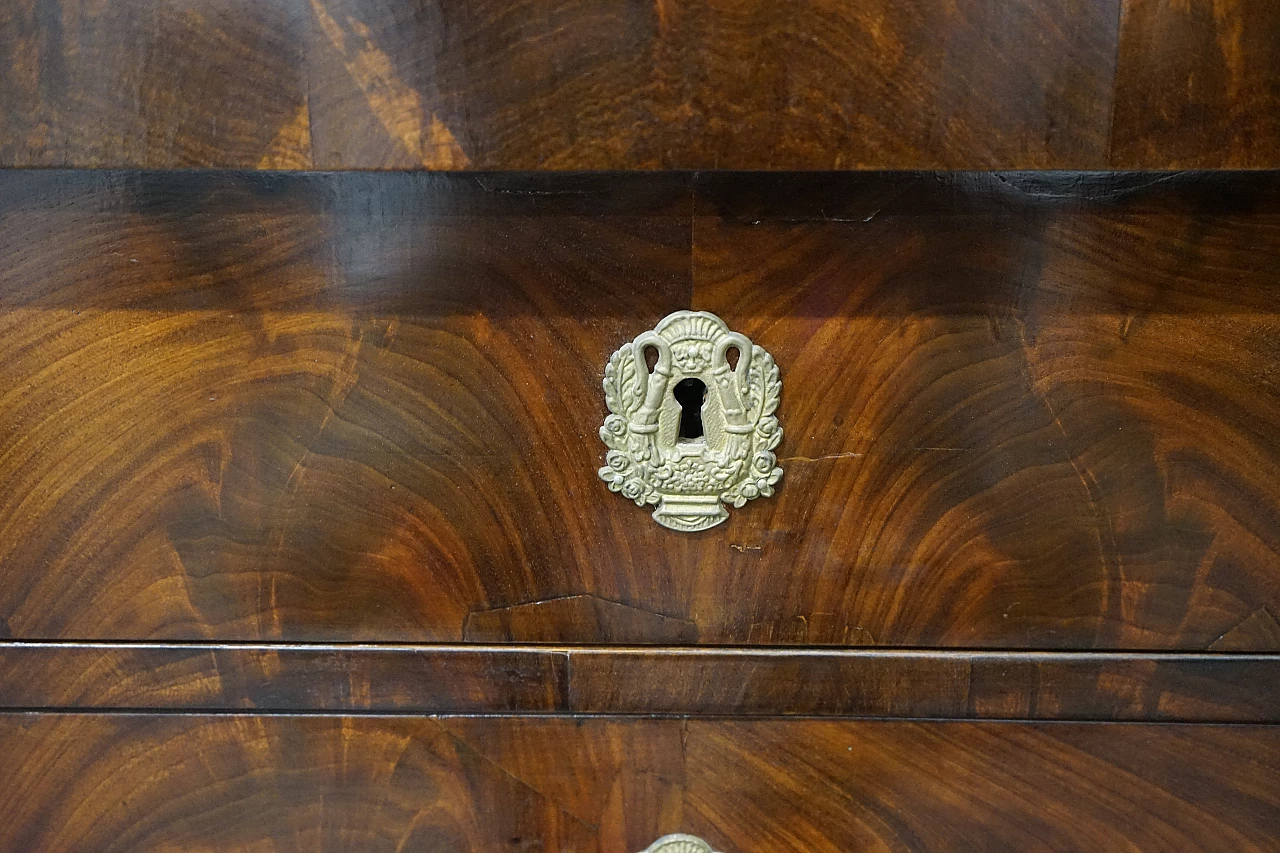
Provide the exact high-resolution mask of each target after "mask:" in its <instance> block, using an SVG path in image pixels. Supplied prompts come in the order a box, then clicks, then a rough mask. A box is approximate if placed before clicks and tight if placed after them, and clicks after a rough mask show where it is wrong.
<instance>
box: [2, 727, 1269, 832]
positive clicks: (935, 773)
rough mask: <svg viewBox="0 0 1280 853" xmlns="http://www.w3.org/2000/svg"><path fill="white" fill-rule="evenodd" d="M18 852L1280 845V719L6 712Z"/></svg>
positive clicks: (9, 826)
mask: <svg viewBox="0 0 1280 853" xmlns="http://www.w3.org/2000/svg"><path fill="white" fill-rule="evenodd" d="M0 756H4V758H3V760H2V763H3V767H4V774H3V777H4V778H3V779H2V780H0V851H4V853H9V852H10V851H13V853H31V851H42V853H56V852H57V851H122V853H147V851H173V852H174V853H176V851H184V853H193V852H194V851H220V852H221V851H253V853H257V851H261V852H262V853H282V852H283V851H352V853H357V852H358V853H379V851H388V853H390V851H399V853H413V851H431V853H443V851H499V850H522V851H523V850H529V851H565V853H569V852H570V851H601V853H606V851H607V853H636V851H639V850H643V849H644V848H645V847H647V846H648V845H649V844H650V843H651V842H652V841H653V840H655V839H657V838H658V837H659V836H662V835H665V834H668V833H672V832H687V833H693V834H696V835H698V836H701V837H702V838H705V839H706V840H707V841H708V842H709V843H710V844H711V845H713V846H714V848H715V849H716V850H720V851H724V853H766V851H768V853H782V851H798V852H799V851H803V852H804V853H820V851H821V853H827V851H830V853H837V851H838V853H858V851H966V853H970V852H971V851H1018V853H1030V851H1053V853H1062V851H1077V850H1078V851H1090V853H1098V851H1126V853H1133V852H1134V851H1178V853H1189V852H1190V851H1223V853H1227V851H1230V853H1241V851H1264V850H1265V851H1275V850H1280V841H1277V837H1278V836H1280V728H1275V727H1266V726H1214V725H1140V724H1087V723H1086V724H1075V723H1054V724H1026V723H960V722H875V721H862V722H851V721H808V720H778V719H770V720H756V721H749V722H748V721H730V720H704V721H696V722H695V721H690V720H683V719H674V718H673V719H639V718H631V719H626V718H598V717H597V718H577V719H573V718H527V717H526V718H515V717H391V716H379V717H368V716H366V717H330V716H252V715H217V716H201V715H181V714H159V715H157V714H118V713H117V714H68V713H58V714H48V713H9V714H3V715H0Z"/></svg>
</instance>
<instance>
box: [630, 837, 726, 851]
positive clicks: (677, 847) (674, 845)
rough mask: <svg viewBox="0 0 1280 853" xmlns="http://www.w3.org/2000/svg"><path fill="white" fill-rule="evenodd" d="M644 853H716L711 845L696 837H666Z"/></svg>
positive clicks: (654, 843) (650, 846)
mask: <svg viewBox="0 0 1280 853" xmlns="http://www.w3.org/2000/svg"><path fill="white" fill-rule="evenodd" d="M644 853H715V851H714V850H712V848H711V845H710V844H708V843H707V842H705V841H703V840H702V839H701V838H699V837H698V836H696V835H684V834H682V833H676V834H675V835H664V836H662V837H661V838H659V839H658V840H657V841H655V842H653V843H652V844H650V845H649V846H648V848H646V849H645V850H644Z"/></svg>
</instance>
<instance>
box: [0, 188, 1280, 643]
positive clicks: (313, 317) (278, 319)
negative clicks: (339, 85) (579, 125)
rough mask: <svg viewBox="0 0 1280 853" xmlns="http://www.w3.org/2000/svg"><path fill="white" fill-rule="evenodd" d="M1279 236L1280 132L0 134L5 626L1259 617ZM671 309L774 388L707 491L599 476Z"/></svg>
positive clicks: (646, 625)
mask: <svg viewBox="0 0 1280 853" xmlns="http://www.w3.org/2000/svg"><path fill="white" fill-rule="evenodd" d="M695 196H696V198H695ZM1277 270H1280V178H1278V177H1277V175H1275V174H1269V173H1262V174H1247V175H1246V174H1217V175H1204V174H1200V175H1196V174H1191V175H1181V176H1169V175H1166V176H1118V177H1117V176H1088V175H1038V176H1028V175H952V176H945V175H938V174H901V173H899V174H893V173H887V174H869V175H862V176H856V175H855V176H846V177H845V178H843V179H836V178H835V177H833V176H830V175H817V176H814V175H790V176H773V177H760V176H749V175H733V174H721V175H715V176H709V177H703V178H699V179H697V180H696V181H695V179H694V178H693V177H691V176H688V175H669V174H668V175H659V174H655V175H651V176H648V177H645V176H634V175H633V176H616V175H596V176H581V175H577V176H560V177H554V176H546V177H541V178H532V177H528V176H524V177H521V176H493V175H488V176H476V177H466V176H433V175H426V174H411V173H385V174H367V175H350V174H348V175H322V174H308V175H295V176H281V175H259V176H253V175H240V174H235V173H193V174H176V173H168V174H145V173H141V174H140V173H102V172H97V173H66V172H25V173H12V172H11V173H5V174H0V619H3V620H4V621H3V623H0V627H3V628H4V630H5V632H6V633H7V634H8V635H9V636H12V637H16V638H78V639H85V638H135V639H143V638H147V639H155V638H183V639H202V638H218V639H231V640H234V639H244V640H256V639H294V640H296V639H316V640H321V639H323V640H353V639H369V640H375V639H376V640H405V641H419V640H422V641H425V640H459V639H461V640H475V641H500V640H520V641H550V642H621V643H648V642H658V643H683V642H695V641H697V642H705V643H816V644H851V645H873V644H874V645H914V646H926V645H939V646H962V647H1005V648H1017V647H1031V648H1115V649H1123V648H1144V649H1152V648H1187V649H1202V648H1207V647H1212V648H1218V649H1223V648H1229V649H1277V648H1280V625H1278V624H1277V622H1276V618H1275V614H1276V613H1280V523H1277V522H1280V441H1278V440H1277V436H1278V434H1280V316H1278V315H1280V298H1278V296H1280V293H1278V292H1277V285H1276V281H1275V279H1276V275H1277ZM688 308H695V309H700V310H710V311H713V312H715V313H716V314H718V315H720V316H721V317H723V318H724V319H725V320H726V321H727V322H728V324H729V326H730V327H732V328H734V329H735V330H737V331H740V332H743V333H745V334H746V335H747V336H748V337H750V338H751V339H752V340H753V341H754V342H755V343H758V344H760V345H762V346H764V347H765V348H766V349H767V350H768V351H769V352H771V353H772V354H773V356H774V357H775V358H776V360H777V364H778V366H779V369H780V372H781V376H782V379H783V386H784V390H783V392H782V403H781V408H780V409H779V415H780V417H781V422H782V427H783V430H784V436H783V439H782V443H781V445H780V446H779V447H778V449H777V453H778V457H779V462H780V464H781V465H782V467H783V469H784V470H785V472H786V473H785V476H784V477H783V480H782V483H781V486H780V490H779V492H778V494H777V495H776V496H774V497H772V498H767V499H762V500H756V501H752V502H751V503H749V504H747V505H746V506H745V507H743V508H741V509H736V510H734V511H733V513H732V516H731V517H730V519H729V520H728V521H727V522H725V523H724V524H722V525H720V526H718V527H715V528H713V529H711V530H707V531H703V532H699V533H677V532H673V531H670V530H666V529H663V528H661V527H659V526H658V525H656V524H655V523H654V522H653V521H652V520H651V519H650V518H649V517H648V513H647V512H646V511H644V510H641V509H638V508H637V507H636V506H634V505H632V504H631V503H630V502H628V501H626V500H624V499H623V498H621V497H620V496H618V495H614V494H611V493H610V492H609V491H608V490H607V489H606V488H605V487H604V485H603V484H602V483H601V482H600V481H599V480H598V479H597V475H596V470H597V468H598V467H599V466H600V465H601V461H602V459H603V458H604V450H605V448H604V446H603V445H602V444H601V442H600V440H599V438H598V436H597V431H598V429H599V427H600V424H601V422H602V421H603V419H604V416H605V414H606V410H605V403H604V394H603V391H602V389H601V378H602V375H603V372H604V369H605V365H606V363H607V361H608V359H609V355H610V353H612V352H613V351H614V350H615V349H616V348H618V347H619V346H621V345H622V344H623V343H625V342H627V341H630V340H632V339H633V338H635V337H636V336H637V335H638V334H639V333H641V332H643V331H645V330H647V329H650V328H652V327H653V326H654V325H655V324H656V323H657V322H658V321H659V320H660V319H661V318H663V317H664V316H665V315H667V314H668V313H670V312H672V311H675V310H679V309H688Z"/></svg>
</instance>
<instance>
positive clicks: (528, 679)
mask: <svg viewBox="0 0 1280 853" xmlns="http://www.w3.org/2000/svg"><path fill="white" fill-rule="evenodd" d="M46 708H62V709H76V710H98V711H125V710H134V711H160V710H163V711H177V712H183V711H201V712H207V711H254V712H270V713H280V712H292V711H296V712H355V713H364V712H376V713H397V714H408V713H412V714H458V713H473V714H506V713H518V714H564V713H573V714H589V715H601V714H614V715H618V714H662V715H685V714H687V715H695V716H708V715H711V716H739V717H743V716H811V717H829V716H842V717H911V718H917V719H921V718H931V719H1009V720H1100V721H1140V722H1142V721H1145V722H1219V723H1226V722H1234V723H1277V722H1280V656H1276V655H1256V654H1251V655H1225V654H1194V655H1193V654H1158V655H1141V654H1128V653H1126V654H1117V653H1107V654H1100V653H1070V652H1040V653H1036V652H990V653H975V652H942V651H933V650H922V651H886V650H835V649H829V650H814V649H794V650H793V649H728V650H726V649H694V648H685V649H670V648H656V647H643V648H617V647H603V646H597V647H583V646H571V647H552V646H514V645H506V646H475V645H471V646H388V645H377V646H347V645H343V646H316V645H307V646H297V645H277V644H273V645H261V646H245V645H233V646H227V645H213V644H195V645H143V644H120V643H105V644H78V643H19V644H14V643H6V644H0V709H7V710H15V709H18V710H30V709H46Z"/></svg>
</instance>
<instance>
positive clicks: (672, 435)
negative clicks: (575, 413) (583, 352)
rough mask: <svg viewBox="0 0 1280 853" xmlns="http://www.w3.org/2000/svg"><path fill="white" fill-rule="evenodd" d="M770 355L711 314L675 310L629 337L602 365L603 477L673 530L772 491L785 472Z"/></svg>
mask: <svg viewBox="0 0 1280 853" xmlns="http://www.w3.org/2000/svg"><path fill="white" fill-rule="evenodd" d="M781 393H782V380H781V379H780V378H779V376H778V365H777V364H775V363H774V360H773V356H771V355H769V353H767V352H765V351H764V349H763V348H762V347H759V346H756V345H755V344H753V343H751V341H749V340H747V338H746V337H745V336H744V335H741V334H738V333H737V332H731V331H729V327H728V326H726V325H725V323H724V321H723V320H721V319H720V318H719V317H717V316H716V315H714V314H709V313H707V312H705V311H677V312H675V313H674V314H671V315H669V316H668V317H666V318H665V319H664V320H663V321H662V322H660V323H659V324H658V325H657V326H656V327H655V328H654V329H653V330H652V331H648V332H645V333H643V334H641V335H640V336H639V337H637V338H636V339H635V340H634V341H632V342H631V343H628V344H624V345H623V346H622V347H621V348H620V349H619V350H618V351H617V352H615V353H614V354H613V357H612V358H610V359H609V364H608V366H607V367H606V368H605V372H604V397H605V404H606V405H607V406H608V407H609V412H610V414H609V416H608V417H606V418H605V421H604V426H603V427H601V428H600V438H601V440H603V441H604V443H605V446H606V447H608V452H607V453H606V455H605V464H604V467H602V468H601V469H600V471H599V475H600V479H602V480H604V481H605V483H607V484H608V486H609V488H610V489H611V490H612V491H615V492H620V493H621V494H622V495H623V496H624V497H626V498H629V499H630V500H633V501H635V503H636V505H637V506H644V505H646V504H656V505H657V506H656V508H655V510H654V512H653V518H654V520H656V521H657V522H658V523H659V524H661V525H662V526H663V527H669V528H671V529H672V530H684V531H695V530H705V529H707V528H708V527H714V526H715V525H717V524H719V523H720V522H722V521H724V520H725V519H726V518H728V517H729V512H728V510H727V509H726V508H725V504H731V505H732V506H734V507H741V506H743V505H744V504H746V502H747V501H749V500H752V499H753V498H758V497H768V496H770V495H772V494H773V490H774V486H775V485H776V484H777V482H778V480H779V479H780V478H781V477H782V469H781V468H779V467H778V466H777V461H778V460H777V457H776V456H775V455H774V452H773V450H774V448H775V447H777V446H778V442H779V441H781V440H782V428H781V427H780V426H779V425H778V418H777V416H776V415H775V414H774V412H775V411H776V410H777V408H778V399H779V397H780V395H781Z"/></svg>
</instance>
